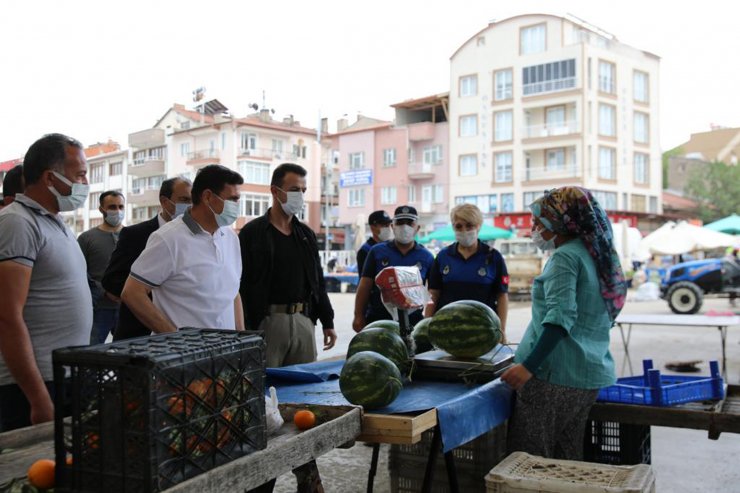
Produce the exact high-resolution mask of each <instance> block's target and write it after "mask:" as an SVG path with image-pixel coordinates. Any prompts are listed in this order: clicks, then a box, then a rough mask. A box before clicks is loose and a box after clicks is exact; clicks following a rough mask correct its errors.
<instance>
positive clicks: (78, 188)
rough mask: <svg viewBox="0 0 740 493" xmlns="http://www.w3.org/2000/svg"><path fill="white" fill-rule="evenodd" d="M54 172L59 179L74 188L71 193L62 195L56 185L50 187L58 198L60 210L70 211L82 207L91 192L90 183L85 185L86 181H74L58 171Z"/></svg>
mask: <svg viewBox="0 0 740 493" xmlns="http://www.w3.org/2000/svg"><path fill="white" fill-rule="evenodd" d="M52 173H54V176H56V177H57V178H58V179H59V181H61V182H62V183H64V184H65V185H67V186H69V187H70V188H71V189H72V192H71V193H70V194H69V195H62V194H61V193H59V190H57V189H56V188H55V187H49V191H50V192H51V193H53V194H54V196H55V197H56V198H57V206H58V207H59V212H70V211H74V210H77V209H79V208H80V207H82V204H84V203H85V199H87V195H88V193H90V185H85V184H84V183H72V182H71V181H69V180H68V179H66V178H65V177H64V176H63V175H61V174H59V173H57V172H56V171H53V172H52Z"/></svg>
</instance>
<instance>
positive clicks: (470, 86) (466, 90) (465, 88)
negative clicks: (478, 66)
mask: <svg viewBox="0 0 740 493" xmlns="http://www.w3.org/2000/svg"><path fill="white" fill-rule="evenodd" d="M477 94H478V76H477V75H465V76H463V77H460V97H461V98H464V97H466V96H476V95H477Z"/></svg>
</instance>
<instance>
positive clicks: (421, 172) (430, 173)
mask: <svg viewBox="0 0 740 493" xmlns="http://www.w3.org/2000/svg"><path fill="white" fill-rule="evenodd" d="M435 174H436V169H435V165H434V164H431V163H424V162H421V163H409V172H408V175H409V179H411V180H427V179H429V178H434V176H435Z"/></svg>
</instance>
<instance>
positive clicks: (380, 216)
mask: <svg viewBox="0 0 740 493" xmlns="http://www.w3.org/2000/svg"><path fill="white" fill-rule="evenodd" d="M392 222H393V221H392V220H391V216H389V215H388V213H387V212H385V211H375V212H373V213H372V214H370V217H368V218H367V223H368V225H370V231H371V232H372V234H373V235H372V236H371V237H370V238H368V239H367V241H366V242H365V243H363V244H362V246H361V247H360V249H359V250H357V275H360V276H361V275H362V267H363V266H364V265H365V259H366V258H367V254H368V252H370V249H371V248H372V247H373V245H375V244H376V243H380V242H381V241H388V240H390V239H391V237H393V233H392V232H391V223H392Z"/></svg>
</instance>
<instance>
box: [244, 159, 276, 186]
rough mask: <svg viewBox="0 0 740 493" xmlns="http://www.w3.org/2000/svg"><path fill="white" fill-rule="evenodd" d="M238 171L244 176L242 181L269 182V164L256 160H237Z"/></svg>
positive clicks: (262, 183)
mask: <svg viewBox="0 0 740 493" xmlns="http://www.w3.org/2000/svg"><path fill="white" fill-rule="evenodd" d="M238 165H239V173H240V174H241V175H242V177H243V178H244V183H253V184H255V185H269V184H270V179H271V175H270V165H269V164H267V163H260V162H256V161H239V162H238Z"/></svg>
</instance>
